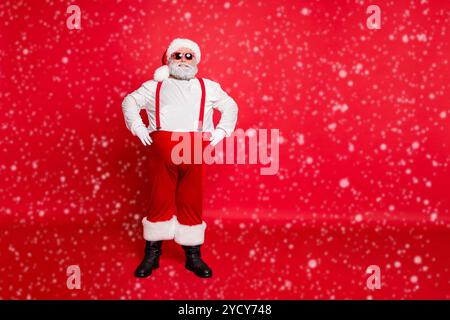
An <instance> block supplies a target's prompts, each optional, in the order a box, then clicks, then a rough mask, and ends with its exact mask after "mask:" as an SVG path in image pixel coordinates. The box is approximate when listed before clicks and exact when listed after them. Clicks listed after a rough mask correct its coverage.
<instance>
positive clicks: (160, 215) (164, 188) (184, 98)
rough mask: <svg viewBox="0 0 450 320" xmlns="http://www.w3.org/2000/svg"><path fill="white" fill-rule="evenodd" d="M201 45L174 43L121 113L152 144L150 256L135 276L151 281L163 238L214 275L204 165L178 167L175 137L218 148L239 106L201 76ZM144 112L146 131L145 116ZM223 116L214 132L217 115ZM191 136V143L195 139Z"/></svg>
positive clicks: (198, 270) (198, 269) (189, 265)
mask: <svg viewBox="0 0 450 320" xmlns="http://www.w3.org/2000/svg"><path fill="white" fill-rule="evenodd" d="M200 59H201V53H200V48H199V46H198V45H197V44H196V43H195V42H194V41H192V40H189V39H180V38H178V39H175V40H173V41H172V42H171V43H170V45H169V47H168V48H167V50H166V51H165V52H164V55H163V58H162V64H163V65H162V66H161V67H159V68H158V69H157V70H156V71H155V73H154V79H153V80H150V81H147V82H145V83H143V84H142V86H141V87H140V88H139V89H137V90H136V91H134V92H132V93H130V94H129V95H127V96H126V97H125V99H124V100H123V103H122V111H123V114H124V118H125V124H126V126H127V128H128V129H129V130H130V131H131V133H132V134H133V135H134V136H137V137H138V138H139V139H140V141H141V142H142V143H143V144H144V145H145V146H148V147H147V148H148V149H147V150H148V151H147V152H148V153H149V166H150V170H149V172H150V177H149V181H150V184H149V185H148V188H149V196H150V207H149V208H148V212H147V215H146V217H144V218H143V220H142V225H143V230H144V232H143V238H144V239H145V240H146V245H145V251H144V252H145V254H144V258H143V260H142V262H141V263H140V264H139V266H138V267H137V269H136V271H135V276H136V277H141V278H142V277H148V276H149V275H151V274H152V270H153V269H157V268H158V267H159V257H160V255H161V252H162V250H161V248H162V242H163V240H174V241H175V242H176V243H178V244H180V245H181V246H182V247H183V249H184V251H185V253H186V264H185V267H186V269H188V270H190V271H192V272H194V273H195V274H196V275H197V276H199V277H202V278H209V277H211V276H212V270H211V268H210V267H209V266H208V265H207V264H206V263H205V262H204V261H203V260H202V258H201V254H200V247H201V245H202V244H203V243H204V239H205V229H206V222H205V221H204V220H203V206H202V201H203V195H202V172H203V164H201V163H200V164H198V163H193V162H191V163H175V162H174V161H173V159H172V157H173V155H172V152H171V150H172V149H173V147H174V146H175V145H176V144H177V143H179V141H176V140H174V139H173V133H174V132H176V133H177V134H180V133H181V132H183V134H186V135H189V137H192V136H194V135H198V134H201V135H203V134H208V135H209V136H210V137H209V138H208V140H204V139H203V137H202V141H206V143H203V145H202V147H203V148H205V147H206V146H207V144H210V145H212V146H215V145H216V144H217V143H219V142H220V141H221V140H222V139H224V138H225V137H229V136H230V135H231V134H232V132H233V130H234V128H235V125H236V121H237V114H238V107H237V104H236V102H235V101H234V100H233V98H231V97H230V96H229V95H228V94H227V93H226V92H225V91H224V90H222V88H221V86H220V84H219V83H217V82H214V81H212V80H209V79H206V78H197V77H196V74H197V70H198V68H197V65H198V64H199V63H200ZM141 109H145V110H146V112H147V115H148V119H149V126H148V127H146V126H145V124H144V123H143V121H142V119H141V117H140V114H139V112H140V110H141ZM214 109H217V110H219V112H220V113H221V118H220V121H219V123H218V124H217V126H216V127H215V128H214V124H213V111H214ZM194 140H195V137H192V139H191V141H194Z"/></svg>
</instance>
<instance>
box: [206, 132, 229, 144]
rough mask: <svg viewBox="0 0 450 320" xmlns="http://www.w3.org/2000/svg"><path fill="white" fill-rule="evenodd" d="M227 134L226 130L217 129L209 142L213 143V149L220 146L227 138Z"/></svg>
mask: <svg viewBox="0 0 450 320" xmlns="http://www.w3.org/2000/svg"><path fill="white" fill-rule="evenodd" d="M226 134H227V133H226V132H225V130H223V129H222V128H217V129H215V130H214V131H213V132H212V134H211V138H209V141H211V142H210V143H209V144H210V145H212V146H213V147H214V146H215V145H216V144H218V143H219V142H220V141H221V140H222V139H223V138H225V136H226Z"/></svg>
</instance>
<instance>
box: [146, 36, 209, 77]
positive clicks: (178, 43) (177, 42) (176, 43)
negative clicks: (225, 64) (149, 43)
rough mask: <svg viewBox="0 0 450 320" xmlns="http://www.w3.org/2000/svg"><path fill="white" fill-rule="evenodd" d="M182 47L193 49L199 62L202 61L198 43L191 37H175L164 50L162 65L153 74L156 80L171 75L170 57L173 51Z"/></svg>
mask: <svg viewBox="0 0 450 320" xmlns="http://www.w3.org/2000/svg"><path fill="white" fill-rule="evenodd" d="M180 48H188V49H191V50H192V51H193V52H194V55H195V59H196V60H197V63H200V58H201V53H200V47H199V46H198V44H196V43H195V42H194V41H192V40H189V39H181V38H177V39H174V40H172V42H171V43H170V45H169V47H168V48H167V50H166V51H165V52H164V55H163V57H162V59H161V62H162V66H161V67H159V68H158V69H156V70H155V73H154V74H153V78H154V79H155V81H163V80H164V79H167V78H168V77H169V76H170V73H169V66H168V63H169V57H170V56H171V55H172V53H174V52H175V51H177V50H179V49H180Z"/></svg>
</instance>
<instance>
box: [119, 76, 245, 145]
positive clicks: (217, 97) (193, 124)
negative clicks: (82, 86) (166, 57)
mask: <svg viewBox="0 0 450 320" xmlns="http://www.w3.org/2000/svg"><path fill="white" fill-rule="evenodd" d="M203 80H204V83H205V91H206V99H205V111H204V118H203V131H206V132H212V131H213V130H214V124H213V109H217V110H219V111H220V113H221V118H220V121H219V123H218V124H217V128H221V129H223V130H225V132H226V136H227V137H229V136H230V135H231V134H232V133H233V131H234V128H235V125H236V121H237V114H238V107H237V104H236V102H235V101H234V100H233V98H231V97H230V96H229V95H228V94H227V93H226V92H225V91H223V90H222V88H221V86H220V84H219V83H217V82H215V81H212V80H209V79H205V78H203ZM156 85H157V82H156V81H154V80H150V81H147V82H144V83H143V84H142V86H141V87H140V88H139V89H137V90H135V91H134V92H132V93H130V94H128V95H127V96H126V97H125V99H124V100H123V102H122V111H123V115H124V118H125V124H126V126H127V128H128V130H130V131H131V132H132V133H133V135H136V129H137V128H138V127H140V126H145V124H144V123H143V121H142V118H141V116H140V114H139V112H140V110H142V109H145V110H146V111H147V115H148V119H149V126H148V128H147V129H148V130H149V131H150V132H151V131H154V130H156V117H155V95H156ZM201 95H202V91H201V86H200V82H199V81H198V79H195V78H194V79H191V80H178V79H175V78H168V79H166V80H164V82H163V84H162V86H161V90H160V100H159V112H160V124H161V130H167V131H176V132H187V131H197V127H198V120H199V112H200V101H201Z"/></svg>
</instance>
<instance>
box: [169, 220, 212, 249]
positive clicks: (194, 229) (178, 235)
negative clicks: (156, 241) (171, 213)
mask: <svg viewBox="0 0 450 320" xmlns="http://www.w3.org/2000/svg"><path fill="white" fill-rule="evenodd" d="M205 229H206V222H205V221H202V223H201V224H195V225H192V226H188V225H184V224H180V223H179V222H178V221H177V227H176V229H175V238H174V241H175V242H176V243H178V244H181V245H184V246H197V245H199V244H203V242H205Z"/></svg>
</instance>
